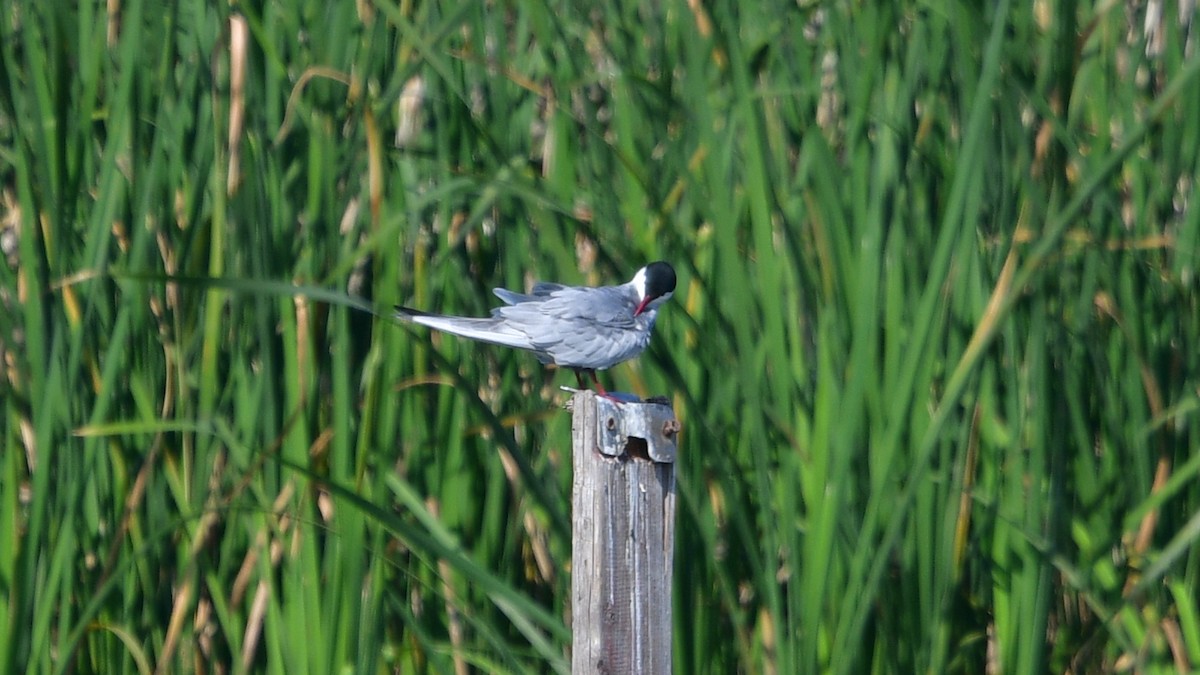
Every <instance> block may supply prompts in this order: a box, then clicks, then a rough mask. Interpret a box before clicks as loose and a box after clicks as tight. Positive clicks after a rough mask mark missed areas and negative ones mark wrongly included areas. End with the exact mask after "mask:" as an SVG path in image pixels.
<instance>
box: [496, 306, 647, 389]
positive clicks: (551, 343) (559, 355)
mask: <svg viewBox="0 0 1200 675" xmlns="http://www.w3.org/2000/svg"><path fill="white" fill-rule="evenodd" d="M633 310H634V304H633V300H632V299H631V298H629V297H628V295H627V294H625V293H622V292H621V291H620V290H619V289H617V288H614V287H604V288H574V287H560V288H559V289H557V290H556V291H554V292H552V293H550V294H549V295H548V296H546V297H545V298H544V299H539V300H538V301H535V302H523V303H518V304H514V305H510V306H507V307H499V308H497V309H496V310H495V316H496V317H497V318H502V319H503V320H504V321H505V323H507V324H508V325H509V326H513V327H519V328H520V330H521V332H523V333H525V334H526V335H527V336H528V337H529V342H530V344H531V345H533V347H534V348H535V349H537V350H538V351H541V352H544V353H546V354H549V355H550V356H551V357H552V358H553V360H554V362H555V363H557V364H559V365H561V366H571V367H577V368H593V369H598V368H608V367H610V366H613V365H615V364H617V363H620V362H621V361H624V360H626V359H629V358H632V357H633V356H636V355H637V354H638V352H640V351H642V350H643V349H645V347H646V344H647V343H648V342H649V338H650V334H649V331H647V330H644V329H639V324H638V322H637V321H636V320H635V319H634V317H633Z"/></svg>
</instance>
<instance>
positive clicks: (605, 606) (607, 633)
mask: <svg viewBox="0 0 1200 675" xmlns="http://www.w3.org/2000/svg"><path fill="white" fill-rule="evenodd" d="M571 408H572V422H571V437H572V454H573V456H574V462H573V463H574V466H575V479H574V486H573V488H574V489H573V490H572V492H573V496H572V520H573V523H574V524H573V533H572V548H571V551H572V553H571V599H572V607H571V614H572V621H571V624H572V625H571V628H572V631H573V641H572V655H571V672H572V673H573V675H584V674H586V675H599V674H601V673H612V674H614V675H616V674H619V675H628V674H631V673H645V674H658V673H661V674H663V675H669V674H670V673H671V578H672V562H673V560H674V553H675V439H676V436H677V434H678V433H679V422H678V421H677V420H676V419H675V414H674V412H673V411H672V410H671V408H670V406H667V405H662V404H659V403H615V402H613V401H611V400H609V399H606V398H602V397H599V396H596V395H595V394H593V393H592V392H590V391H584V392H579V393H578V394H576V395H575V397H574V398H573V399H572V400H571Z"/></svg>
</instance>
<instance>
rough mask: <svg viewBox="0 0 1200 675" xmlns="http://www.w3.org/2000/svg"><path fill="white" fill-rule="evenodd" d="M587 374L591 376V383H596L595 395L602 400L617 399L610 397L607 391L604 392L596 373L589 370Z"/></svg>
mask: <svg viewBox="0 0 1200 675" xmlns="http://www.w3.org/2000/svg"><path fill="white" fill-rule="evenodd" d="M588 372H589V373H591V374H592V382H595V383H596V393H598V394H600V395H601V396H603V397H604V398H607V399H610V400H613V401H615V400H617V399H615V398H613V397H612V395H610V394H609V393H608V392H607V391H604V385H602V384H600V378H599V377H597V376H596V371H594V370H589V371H588Z"/></svg>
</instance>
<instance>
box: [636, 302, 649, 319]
mask: <svg viewBox="0 0 1200 675" xmlns="http://www.w3.org/2000/svg"><path fill="white" fill-rule="evenodd" d="M648 304H650V298H649V297H647V298H644V299H643V300H642V301H641V302H639V303H638V306H637V309H635V310H633V315H634V316H637V315H638V314H641V313H642V312H644V311H646V305H648Z"/></svg>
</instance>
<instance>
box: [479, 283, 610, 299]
mask: <svg viewBox="0 0 1200 675" xmlns="http://www.w3.org/2000/svg"><path fill="white" fill-rule="evenodd" d="M570 288H571V287H570V286H564V285H562V284H555V283H551V282H549V281H539V282H536V283H535V284H534V285H533V290H532V291H530V292H529V293H527V294H526V293H517V292H516V291H510V290H508V289H507V288H493V289H492V293H493V294H494V295H495V296H496V297H497V298H500V299H501V300H503V301H504V303H505V304H508V305H516V304H518V303H522V302H529V301H531V300H543V299H545V298H546V297H547V296H549V295H551V294H553V293H554V292H556V291H561V290H567V289H570ZM585 290H587V289H585Z"/></svg>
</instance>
